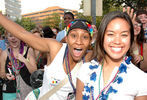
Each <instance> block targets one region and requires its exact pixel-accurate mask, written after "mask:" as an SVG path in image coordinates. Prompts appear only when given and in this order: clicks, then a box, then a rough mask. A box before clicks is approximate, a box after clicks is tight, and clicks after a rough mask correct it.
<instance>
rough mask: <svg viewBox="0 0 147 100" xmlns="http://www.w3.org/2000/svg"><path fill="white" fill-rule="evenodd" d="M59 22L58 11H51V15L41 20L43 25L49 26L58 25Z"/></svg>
mask: <svg viewBox="0 0 147 100" xmlns="http://www.w3.org/2000/svg"><path fill="white" fill-rule="evenodd" d="M60 23H61V20H60V15H59V13H53V14H52V15H50V16H48V17H47V18H46V19H44V20H43V26H50V27H51V28H52V27H58V28H59V24H60Z"/></svg>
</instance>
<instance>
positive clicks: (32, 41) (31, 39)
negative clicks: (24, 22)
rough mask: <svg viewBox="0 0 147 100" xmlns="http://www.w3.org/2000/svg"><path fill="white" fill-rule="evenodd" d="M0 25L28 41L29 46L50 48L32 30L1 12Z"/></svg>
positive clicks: (40, 48)
mask: <svg viewBox="0 0 147 100" xmlns="http://www.w3.org/2000/svg"><path fill="white" fill-rule="evenodd" d="M0 25H1V26H2V27H4V28H5V29H6V30H7V31H8V32H10V33H11V34H12V35H14V36H15V37H17V38H19V39H20V40H22V41H24V42H25V43H27V44H28V45H29V46H31V47H33V48H35V49H38V50H40V51H44V52H45V51H48V50H49V49H48V48H47V47H48V46H47V44H46V43H45V42H44V39H41V38H38V37H36V36H34V35H33V34H31V33H30V32H28V31H26V30H25V29H24V28H23V27H21V26H20V25H18V24H16V23H15V22H13V21H11V20H9V19H8V18H7V17H5V16H3V15H2V14H1V13H0Z"/></svg>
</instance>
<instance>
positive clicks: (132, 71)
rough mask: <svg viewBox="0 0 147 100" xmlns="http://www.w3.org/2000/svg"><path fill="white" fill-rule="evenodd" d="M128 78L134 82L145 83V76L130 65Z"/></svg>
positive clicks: (146, 77) (146, 79)
mask: <svg viewBox="0 0 147 100" xmlns="http://www.w3.org/2000/svg"><path fill="white" fill-rule="evenodd" d="M128 76H129V77H130V78H132V79H133V80H134V81H136V82H137V81H138V82H141V81H142V82H146V83H147V74H146V73H145V72H144V71H142V70H141V69H139V68H138V67H137V66H135V65H134V64H132V63H131V64H130V65H129V66H128ZM139 80H140V81H139Z"/></svg>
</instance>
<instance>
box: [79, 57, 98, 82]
mask: <svg viewBox="0 0 147 100" xmlns="http://www.w3.org/2000/svg"><path fill="white" fill-rule="evenodd" d="M98 66H99V64H98V62H96V61H95V60H91V61H90V62H85V63H84V64H82V66H81V68H80V70H79V74H78V78H79V79H80V80H81V81H82V82H84V83H85V82H86V81H87V80H89V77H90V75H91V73H92V72H94V71H96V70H97V68H98Z"/></svg>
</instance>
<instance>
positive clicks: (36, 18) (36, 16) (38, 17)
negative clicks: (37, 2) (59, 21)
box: [22, 6, 77, 24]
mask: <svg viewBox="0 0 147 100" xmlns="http://www.w3.org/2000/svg"><path fill="white" fill-rule="evenodd" d="M67 11H70V12H72V13H73V14H75V13H76V12H77V11H75V10H69V9H64V8H61V7H58V6H53V7H48V8H46V9H44V10H42V11H37V12H33V13H28V14H23V15H22V16H23V17H25V18H31V20H32V21H33V22H35V23H36V24H43V21H44V20H45V19H46V18H47V17H49V16H52V14H53V13H58V14H59V16H60V17H61V18H62V17H63V15H64V12H67Z"/></svg>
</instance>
